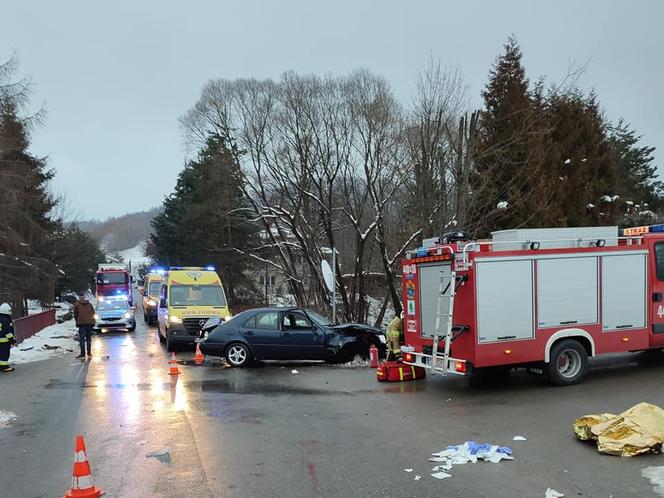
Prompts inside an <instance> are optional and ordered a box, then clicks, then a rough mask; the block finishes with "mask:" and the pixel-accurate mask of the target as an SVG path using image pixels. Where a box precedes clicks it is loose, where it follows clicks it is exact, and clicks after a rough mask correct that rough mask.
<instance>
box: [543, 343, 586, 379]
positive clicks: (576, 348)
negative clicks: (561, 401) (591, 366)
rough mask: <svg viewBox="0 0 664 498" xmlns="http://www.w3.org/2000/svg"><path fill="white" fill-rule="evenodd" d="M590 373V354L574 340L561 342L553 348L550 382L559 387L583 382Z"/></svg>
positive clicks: (548, 367)
mask: <svg viewBox="0 0 664 498" xmlns="http://www.w3.org/2000/svg"><path fill="white" fill-rule="evenodd" d="M587 371H588V353H587V352H586V349H585V348H584V347H583V346H582V345H581V344H580V343H579V341H575V340H574V339H567V340H564V341H561V342H559V343H557V344H555V345H554V346H553V348H551V357H550V359H549V363H548V365H547V374H548V378H549V381H550V382H551V383H553V384H555V385H557V386H569V385H572V384H576V383H578V382H581V380H583V378H584V377H585V376H586V372H587Z"/></svg>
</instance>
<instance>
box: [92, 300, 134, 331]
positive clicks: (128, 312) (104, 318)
mask: <svg viewBox="0 0 664 498" xmlns="http://www.w3.org/2000/svg"><path fill="white" fill-rule="evenodd" d="M135 310H136V309H135V308H133V307H132V306H129V303H127V301H124V300H121V299H113V300H105V301H101V302H98V303H97V311H96V313H95V327H94V329H95V330H97V331H101V332H106V331H109V330H116V329H121V330H128V331H129V332H133V331H134V330H136V313H135Z"/></svg>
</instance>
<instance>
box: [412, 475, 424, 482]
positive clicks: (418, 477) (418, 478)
mask: <svg viewBox="0 0 664 498" xmlns="http://www.w3.org/2000/svg"><path fill="white" fill-rule="evenodd" d="M420 479H422V476H415V479H413V480H414V481H419V480H420Z"/></svg>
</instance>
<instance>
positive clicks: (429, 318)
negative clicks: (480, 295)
mask: <svg viewBox="0 0 664 498" xmlns="http://www.w3.org/2000/svg"><path fill="white" fill-rule="evenodd" d="M441 272H442V277H443V279H445V278H447V279H448V280H449V278H450V277H451V274H452V265H451V263H450V262H446V263H443V264H440V263H438V264H432V265H422V266H420V267H418V276H417V281H418V286H419V294H420V295H419V298H420V306H419V308H420V309H419V315H420V316H419V319H420V334H421V336H422V337H433V335H434V329H435V328H436V310H437V308H438V292H439V287H440V279H441ZM450 285H451V284H450ZM443 290H445V295H444V297H443V303H442V306H443V310H447V309H449V302H450V289H449V288H447V289H443ZM406 318H408V317H406ZM440 321H441V323H440V331H442V332H439V333H444V331H445V330H447V317H446V316H443V317H441V320H440Z"/></svg>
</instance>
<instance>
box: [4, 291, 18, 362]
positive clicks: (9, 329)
mask: <svg viewBox="0 0 664 498" xmlns="http://www.w3.org/2000/svg"><path fill="white" fill-rule="evenodd" d="M15 342H16V338H15V337H14V324H13V323H12V307H11V306H9V305H8V304H7V303H2V304H1V305H0V372H13V371H14V367H12V366H10V365H9V353H10V352H11V348H12V344H14V343H15Z"/></svg>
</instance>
